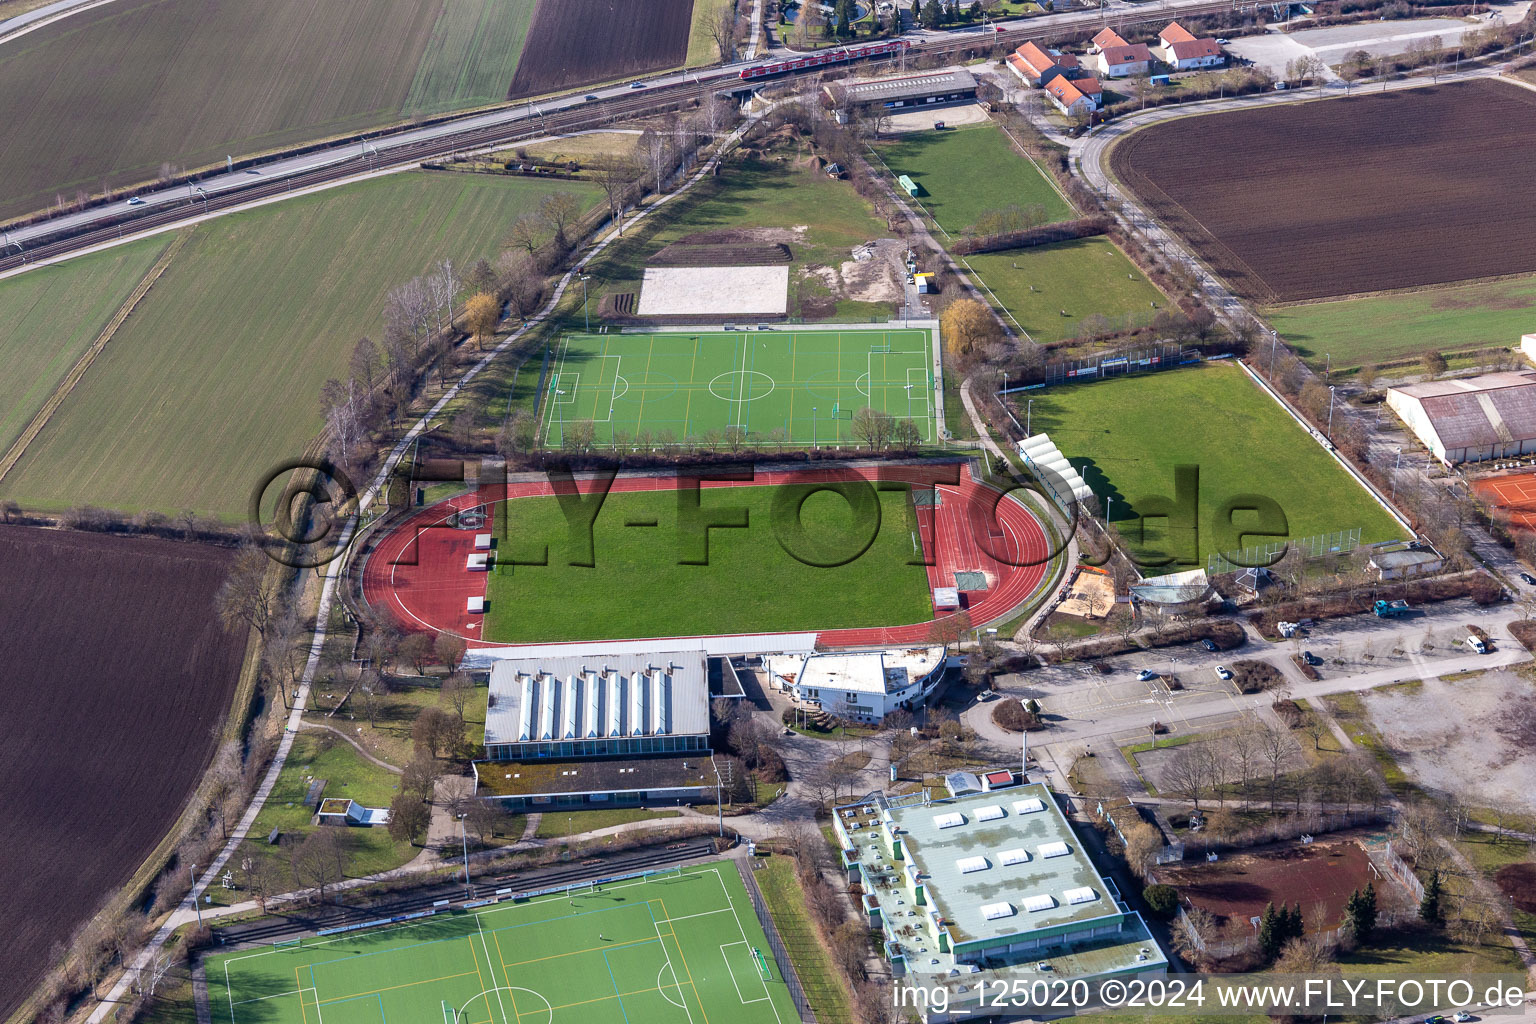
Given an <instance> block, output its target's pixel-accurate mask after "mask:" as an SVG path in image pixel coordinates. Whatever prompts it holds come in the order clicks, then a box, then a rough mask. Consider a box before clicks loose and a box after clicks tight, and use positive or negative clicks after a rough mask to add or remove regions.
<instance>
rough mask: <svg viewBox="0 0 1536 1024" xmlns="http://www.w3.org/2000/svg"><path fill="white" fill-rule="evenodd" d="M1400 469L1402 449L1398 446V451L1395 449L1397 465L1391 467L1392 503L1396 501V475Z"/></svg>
mask: <svg viewBox="0 0 1536 1024" xmlns="http://www.w3.org/2000/svg"><path fill="white" fill-rule="evenodd" d="M1402 468H1403V449H1402V447H1401V446H1399V447H1398V449H1397V465H1395V466H1393V467H1392V500H1393V501H1396V500H1397V474H1398V471H1399V470H1401V469H1402Z"/></svg>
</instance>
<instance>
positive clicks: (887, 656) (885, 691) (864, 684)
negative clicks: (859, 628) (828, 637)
mask: <svg viewBox="0 0 1536 1024" xmlns="http://www.w3.org/2000/svg"><path fill="white" fill-rule="evenodd" d="M948 664H949V658H948V655H947V652H946V650H945V648H944V645H943V644H937V645H933V646H927V647H907V648H898V649H896V650H881V651H843V652H838V653H835V654H817V653H811V654H807V655H795V654H786V655H779V656H777V657H770V658H767V659H765V662H764V667H765V668H767V670H768V675H769V678H770V679H771V680H772V681H773V684H774V685H775V686H777V687H778V688H779V689H780V690H782V691H785V692H787V693H789V694H790V695H792V696H793V697H794V698H795V700H796V701H798V702H799V703H801V704H804V705H807V706H809V707H812V708H816V709H819V710H821V711H824V712H826V713H827V714H828V715H831V716H833V717H835V718H843V719H848V720H850V721H855V722H879V721H881V720H883V719H884V718H885V716H886V715H888V714H890V713H891V712H892V711H896V710H898V709H904V710H908V711H910V710H913V709H915V708H916V707H918V706H919V705H921V704H922V703H923V702H924V701H926V700H927V699H928V697H929V696H930V695H931V694H932V693H933V690H934V688H935V687H936V686H938V685H939V683H940V681H942V680H943V678H944V670H945V667H946V666H947V665H948Z"/></svg>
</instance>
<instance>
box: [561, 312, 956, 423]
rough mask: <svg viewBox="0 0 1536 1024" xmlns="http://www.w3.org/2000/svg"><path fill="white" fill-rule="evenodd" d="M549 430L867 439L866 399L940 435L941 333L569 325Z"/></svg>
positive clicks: (884, 410)
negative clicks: (606, 329)
mask: <svg viewBox="0 0 1536 1024" xmlns="http://www.w3.org/2000/svg"><path fill="white" fill-rule="evenodd" d="M549 372H550V377H549V385H548V389H547V393H546V395H545V400H544V405H543V413H542V416H543V426H542V428H541V437H542V438H543V440H544V443H545V444H546V445H548V446H549V447H551V448H559V447H563V446H566V445H567V444H569V443H570V442H571V441H572V439H573V437H575V436H579V435H578V434H577V433H576V432H577V431H580V430H582V429H584V428H585V427H586V425H588V424H590V425H591V428H592V434H593V440H594V441H595V443H597V444H599V445H611V444H614V443H615V442H617V443H620V444H627V443H630V442H633V441H635V440H636V438H637V437H640V436H642V435H645V436H649V437H651V438H662V437H665V436H670V437H671V438H672V439H674V440H678V441H681V440H686V439H688V438H698V437H709V436H725V432H726V431H732V432H737V431H739V432H740V436H741V437H743V438H744V439H746V440H747V441H750V442H758V441H766V442H773V441H778V442H780V443H787V444H795V445H805V446H809V445H815V444H837V443H839V442H856V441H857V440H858V439H857V437H856V435H855V433H854V416H855V414H856V413H857V412H858V410H860V409H863V408H865V407H866V406H868V407H871V408H874V409H878V410H880V411H882V412H885V413H888V414H890V415H891V416H894V417H896V418H897V419H898V420H905V421H907V422H909V423H911V424H912V427H913V429H914V431H915V433H914V435H913V436H914V437H915V438H916V439H917V440H920V441H923V442H931V441H932V440H933V438H934V434H935V430H934V415H933V340H932V337H931V336H930V334H929V332H928V331H926V330H905V331H903V330H895V331H878V330H850V331H838V330H803V329H796V328H794V327H792V326H789V325H786V326H785V327H783V328H782V329H778V330H773V331H739V332H731V333H723V332H713V333H703V332H701V333H692V332H688V331H669V332H665V333H654V334H617V335H616V334H568V335H566V336H564V337H563V338H561V339H560V341H559V342H558V344H556V345H555V347H554V358H553V359H552V360H551V362H550V369H549Z"/></svg>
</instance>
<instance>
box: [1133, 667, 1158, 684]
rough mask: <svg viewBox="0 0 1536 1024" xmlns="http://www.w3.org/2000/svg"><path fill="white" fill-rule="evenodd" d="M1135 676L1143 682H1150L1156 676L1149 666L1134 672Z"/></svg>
mask: <svg viewBox="0 0 1536 1024" xmlns="http://www.w3.org/2000/svg"><path fill="white" fill-rule="evenodd" d="M1136 678H1137V679H1138V680H1140V681H1141V682H1143V683H1150V682H1151V681H1152V680H1154V679H1156V678H1157V673H1156V672H1153V671H1152V670H1151V669H1149V668H1144V669H1142V670H1141V671H1140V672H1137V673H1136Z"/></svg>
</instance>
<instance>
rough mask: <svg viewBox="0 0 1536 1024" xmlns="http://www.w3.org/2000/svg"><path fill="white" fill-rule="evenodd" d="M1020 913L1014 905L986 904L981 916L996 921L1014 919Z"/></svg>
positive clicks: (983, 905) (982, 908)
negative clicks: (1006, 918)
mask: <svg viewBox="0 0 1536 1024" xmlns="http://www.w3.org/2000/svg"><path fill="white" fill-rule="evenodd" d="M1017 913H1018V911H1017V910H1015V909H1014V908H1013V904H1012V903H985V904H982V907H981V916H982V917H984V918H986V919H987V920H988V921H996V920H999V919H1000V918H1004V917H1012V916H1013V915H1014V914H1017Z"/></svg>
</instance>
